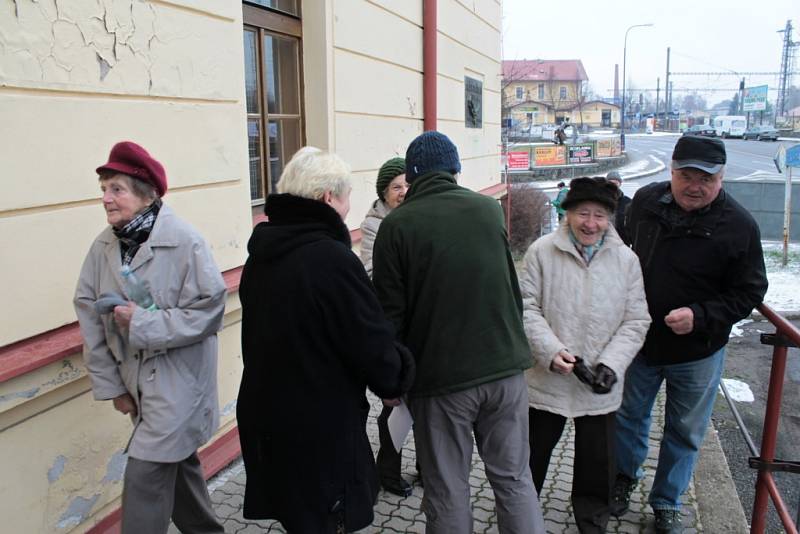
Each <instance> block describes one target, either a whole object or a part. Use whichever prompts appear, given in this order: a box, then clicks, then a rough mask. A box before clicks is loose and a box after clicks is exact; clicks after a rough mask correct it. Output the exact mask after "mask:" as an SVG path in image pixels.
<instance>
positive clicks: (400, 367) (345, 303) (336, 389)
mask: <svg viewBox="0 0 800 534" xmlns="http://www.w3.org/2000/svg"><path fill="white" fill-rule="evenodd" d="M264 211H265V213H266V214H267V216H268V218H269V222H263V223H261V224H259V225H257V226H256V227H255V229H254V230H253V235H252V236H251V238H250V242H249V243H248V251H249V252H250V256H249V258H248V260H247V262H246V264H245V266H244V271H243V273H242V280H241V286H240V288H239V298H240V299H241V302H242V356H243V359H244V371H243V374H242V383H241V386H240V389H239V398H238V405H237V418H238V424H239V435H240V440H241V445H242V455H243V457H244V464H245V470H246V473H247V483H246V489H245V497H244V517H246V518H248V519H267V518H273V519H278V520H279V521H280V522H281V523H282V524H283V526H284V527H285V528H286V529H287V530H288V531H289V532H292V533H293V534H295V533H309V534H311V533H313V534H318V533H326V532H334V531H335V527H336V523H337V522H338V521H340V520H343V521H344V525H345V528H346V530H347V531H352V530H357V529H360V528H363V527H365V526H367V525H369V524H370V523H371V522H372V518H373V512H372V507H373V505H374V502H375V498H376V496H377V492H378V482H377V475H376V472H375V462H374V459H373V455H372V450H371V448H370V445H369V441H368V439H367V434H366V420H367V414H368V412H369V405H368V404H367V399H366V396H365V388H366V386H369V387H370V389H372V390H373V391H374V392H375V393H376V394H377V395H378V396H380V397H383V398H394V397H398V396H400V395H401V394H402V393H403V392H405V391H406V390H408V388H409V387H410V386H411V382H412V381H413V374H414V372H413V369H414V365H413V358H412V357H411V355H410V353H408V352H407V350H406V349H405V348H404V347H402V346H400V345H397V344H396V342H395V341H394V339H395V333H394V329H393V327H392V325H391V323H389V322H388V321H387V320H386V319H385V318H384V316H383V313H382V310H381V306H380V304H379V303H378V300H377V298H376V297H375V294H374V290H373V288H372V285H371V283H370V281H369V278H368V277H367V274H366V272H365V271H364V267H363V266H362V264H361V262H360V261H359V259H358V258H357V257H356V255H355V254H353V252H352V251H351V250H350V234H349V232H348V231H347V227H346V226H345V225H344V223H343V222H342V220H341V218H340V217H339V215H338V214H337V213H336V211H334V210H333V209H332V208H331V207H330V206H328V205H326V204H324V203H322V202H318V201H314V200H308V199H304V198H300V197H296V196H292V195H285V194H284V195H270V196H269V197H268V199H267V203H266V206H265V210H264Z"/></svg>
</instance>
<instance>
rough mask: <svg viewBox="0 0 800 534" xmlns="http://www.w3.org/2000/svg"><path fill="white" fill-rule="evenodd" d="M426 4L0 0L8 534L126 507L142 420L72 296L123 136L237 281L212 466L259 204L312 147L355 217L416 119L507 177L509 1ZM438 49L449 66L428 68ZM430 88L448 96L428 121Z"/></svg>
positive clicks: (221, 460)
mask: <svg viewBox="0 0 800 534" xmlns="http://www.w3.org/2000/svg"><path fill="white" fill-rule="evenodd" d="M424 4H425V5H426V6H427V7H429V8H430V7H431V6H433V10H434V12H435V13H436V14H437V15H438V16H437V17H436V18H437V22H436V25H435V26H434V25H433V23H432V22H431V21H432V19H427V20H428V23H427V24H425V21H426V19H425V18H424V17H425V15H424V14H423V11H424V10H423V7H424V5H423V0H404V1H402V2H389V1H385V0H373V1H368V0H337V1H335V2H334V1H333V0H260V1H257V2H256V1H253V2H244V3H237V2H215V1H212V0H158V1H152V2H151V1H146V0H114V1H112V0H99V1H97V2H61V3H55V2H3V3H2V4H0V45H2V46H0V116H2V117H3V126H4V127H3V128H2V129H0V160H1V161H2V162H3V181H2V184H1V185H0V188H2V194H0V247H2V250H4V254H3V256H2V260H0V278H1V279H2V280H3V281H2V294H3V296H4V304H5V306H6V310H7V313H6V314H4V320H3V321H2V322H0V457H1V458H3V460H2V464H0V466H1V467H2V472H3V482H2V483H0V514H2V517H3V520H4V529H7V530H8V531H9V532H25V533H54V532H55V533H61V532H87V531H89V532H106V531H111V530H113V528H114V527H115V525H116V521H117V520H118V507H119V494H120V489H121V475H122V472H123V469H124V463H125V456H124V454H123V450H124V448H125V444H126V439H127V437H128V436H129V433H130V423H129V421H128V420H127V418H125V417H123V416H120V415H119V414H117V413H116V412H114V410H113V409H112V407H111V405H110V403H108V402H95V401H93V400H92V396H91V393H90V384H89V380H88V377H87V376H86V371H85V368H84V366H83V363H82V358H81V339H80V335H79V333H78V329H77V325H76V323H75V316H74V312H73V310H72V304H71V299H72V294H73V291H74V287H75V283H76V280H77V276H78V272H79V269H80V266H81V262H82V261H83V258H84V256H85V254H86V251H87V250H88V247H89V244H90V243H91V242H92V240H93V239H94V237H95V236H96V235H97V234H98V233H99V232H100V230H101V229H102V228H103V226H104V221H105V217H104V213H103V210H102V207H101V203H100V193H99V188H98V183H97V177H96V176H95V175H94V168H95V167H96V166H97V165H98V164H100V163H102V162H103V161H105V158H106V157H107V155H108V151H109V149H110V148H111V146H112V145H113V144H114V143H115V142H117V141H120V140H132V141H135V142H137V143H140V144H142V145H143V146H144V147H146V148H147V149H148V150H149V151H150V152H151V153H152V154H153V155H154V156H155V157H156V158H157V159H159V160H160V161H161V162H162V163H164V165H165V167H166V169H167V172H168V175H169V185H170V188H169V192H168V194H167V196H166V202H168V203H169V204H170V205H172V206H174V207H175V209H176V211H177V212H178V213H179V214H180V215H181V216H182V217H183V218H185V219H187V220H189V221H190V222H191V223H192V224H193V225H194V226H196V227H197V228H198V229H199V230H200V232H201V233H202V234H203V235H204V236H205V237H206V238H207V240H208V241H209V243H210V245H211V247H212V249H213V252H214V256H215V259H216V261H217V263H218V265H219V266H220V268H221V269H222V270H223V274H224V277H225V280H226V283H227V284H228V289H229V296H228V302H227V307H226V314H225V321H224V329H223V331H222V332H221V334H220V358H219V391H220V408H221V411H222V427H221V428H220V431H219V433H218V435H217V436H216V438H215V440H214V441H213V442H212V443H211V444H210V445H209V446H208V447H207V448H206V449H204V450H203V451H201V457H202V460H203V463H204V467H205V468H206V473H207V474H212V473H213V472H215V471H216V470H218V469H219V468H220V467H222V466H223V465H225V464H226V463H227V462H229V461H231V460H232V459H234V458H235V457H236V456H237V454H238V437H237V432H236V422H235V417H234V416H235V399H236V392H237V388H238V385H239V377H240V373H241V354H240V345H239V343H240V332H239V322H240V313H241V312H240V308H239V301H238V295H237V290H238V280H239V274H240V270H241V266H242V264H243V263H244V261H245V258H246V254H247V252H246V244H247V239H248V237H249V235H250V229H251V227H252V225H253V223H254V221H255V220H258V219H259V217H261V216H262V215H261V205H262V204H263V201H264V198H265V197H266V195H268V194H269V193H270V192H272V191H273V190H274V187H275V183H276V182H277V179H278V177H279V176H280V173H281V170H282V169H283V166H284V165H285V163H286V162H287V161H288V159H289V158H290V157H291V155H292V154H293V153H294V151H295V150H296V149H297V148H298V147H300V146H302V145H303V144H312V145H316V146H318V147H321V148H323V149H328V150H331V151H335V152H336V153H338V154H339V155H340V156H342V157H343V158H344V159H345V160H346V161H348V162H349V163H350V164H351V166H352V168H353V175H354V183H353V194H352V199H351V200H352V209H351V211H350V215H349V217H348V219H347V221H346V222H347V224H348V226H349V227H350V228H352V229H355V228H357V227H358V226H359V224H360V222H361V219H362V218H363V216H364V214H365V213H366V211H367V209H368V207H369V204H370V203H371V202H372V200H374V196H375V184H374V180H375V174H376V171H377V169H378V167H379V166H380V164H381V163H382V162H383V161H385V160H386V159H387V158H389V157H391V156H393V155H397V154H400V155H402V154H404V153H405V149H406V146H407V145H408V143H409V142H410V140H411V139H413V138H414V137H415V136H416V135H418V134H419V133H421V132H422V131H423V128H424V123H425V124H433V125H434V126H435V127H436V128H437V129H438V130H440V131H442V132H444V133H445V134H447V135H448V136H450V137H451V138H452V139H453V141H454V142H455V143H456V144H457V145H458V147H459V150H460V153H461V157H462V160H463V161H462V166H463V172H462V180H461V181H462V184H463V185H465V186H467V187H470V188H472V189H475V190H479V191H483V192H484V193H487V194H494V193H496V192H497V191H499V190H500V189H501V187H503V186H501V185H499V182H500V176H499V168H500V154H499V152H500V150H499V145H500V107H501V86H500V83H501V62H500V38H501V36H500V32H501V5H500V3H499V2H497V1H495V0H476V1H470V2H465V1H463V0H439V1H438V2H435V1H434V0H425V2H424ZM423 26H427V27H428V28H435V29H436V32H435V33H433V34H431V35H432V37H433V38H432V39H428V40H426V39H425V38H424V37H423V34H424V31H423ZM431 46H435V47H436V49H435V50H434V49H432V48H430V47H431ZM426 48H427V49H428V51H431V50H434V52H435V53H433V54H432V57H433V59H434V60H435V63H436V67H435V68H433V67H428V68H427V69H426V68H424V63H423V56H424V54H423V52H424V50H426ZM426 70H427V72H425V71H426ZM581 70H582V67H581ZM584 76H585V75H584ZM426 80H427V81H428V82H434V83H425V82H426ZM424 87H427V89H425V88H424ZM431 88H433V89H431ZM568 94H570V93H569V90H568ZM426 99H427V103H428V105H430V104H433V105H434V107H433V109H436V110H437V111H436V113H432V114H429V116H428V117H425V114H424V109H425V108H426ZM429 109H430V108H429ZM354 237H355V238H356V240H357V238H358V234H357V231H355V230H354Z"/></svg>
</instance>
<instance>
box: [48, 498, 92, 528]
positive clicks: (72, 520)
mask: <svg viewBox="0 0 800 534" xmlns="http://www.w3.org/2000/svg"><path fill="white" fill-rule="evenodd" d="M99 498H100V494H99V493H95V494H94V495H92V496H91V498H89V499H87V498H86V497H75V498H74V499H72V501H70V503H69V506H68V507H67V511H66V512H64V513H63V514H62V515H61V517H60V518H59V520H58V523H56V526H57V527H58V528H61V529H66V528H72V527H75V526H77V525H80V524H81V523H82V522H83V520H84V519H86V517H88V515H89V512H90V511H91V510H92V507H93V506H94V503H96V502H97V499H99Z"/></svg>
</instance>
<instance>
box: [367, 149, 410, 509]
mask: <svg viewBox="0 0 800 534" xmlns="http://www.w3.org/2000/svg"><path fill="white" fill-rule="evenodd" d="M375 191H376V192H377V194H378V198H377V199H376V200H375V202H373V203H372V207H371V208H370V210H369V212H367V216H366V217H365V218H364V222H362V223H361V262H362V263H363V264H364V268H365V269H366V270H367V274H368V275H369V276H370V278H372V246H373V244H374V243H375V236H377V235H378V227H379V226H380V225H381V222H383V219H384V217H386V216H387V215H388V214H389V212H391V211H392V210H393V209H395V208H396V207H397V206H399V205H400V204H401V203H402V202H403V200H405V198H406V192H407V191H408V183H406V160H405V159H403V158H399V157H397V158H392V159H390V160H388V161H387V162H386V163H384V164H383V165H381V168H380V169H379V170H378V178H377V180H376V181H375ZM393 407H394V406H393V404H392V403H391V402H389V401H383V410H382V411H381V414H380V415H379V416H378V436H379V439H380V445H381V446H380V449H379V450H378V458H377V460H376V464H377V467H378V477H379V478H380V482H381V486H382V487H383V489H385V490H386V491H388V492H390V493H394V494H395V495H400V496H401V497H408V496H409V495H411V491H412V488H411V484H409V483H408V482H406V481H405V480H404V479H403V477H402V476H401V474H400V463H401V453H400V452H398V451H397V450H395V448H394V444H393V443H392V437H391V435H390V434H389V415H391V413H392V409H393Z"/></svg>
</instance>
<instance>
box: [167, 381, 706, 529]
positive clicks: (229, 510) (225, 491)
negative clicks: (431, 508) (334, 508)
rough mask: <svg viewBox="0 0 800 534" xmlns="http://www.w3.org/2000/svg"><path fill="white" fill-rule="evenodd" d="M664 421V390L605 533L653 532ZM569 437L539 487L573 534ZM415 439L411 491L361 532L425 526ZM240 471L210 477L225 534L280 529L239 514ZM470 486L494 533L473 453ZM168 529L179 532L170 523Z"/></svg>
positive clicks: (387, 499) (483, 524)
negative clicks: (642, 455)
mask: <svg viewBox="0 0 800 534" xmlns="http://www.w3.org/2000/svg"><path fill="white" fill-rule="evenodd" d="M369 400H370V403H371V405H372V409H371V411H370V418H369V423H368V427H367V432H368V435H369V438H370V441H371V443H372V448H373V450H374V451H377V450H378V427H377V424H376V420H377V417H378V414H379V413H380V401H379V400H378V399H377V398H375V397H374V396H372V395H370V396H369ZM663 423H664V392H663V390H662V392H661V393H659V396H658V399H657V401H656V408H655V410H654V413H653V426H652V428H651V432H650V452H649V455H648V457H647V460H646V462H645V478H644V480H643V482H641V483H640V484H639V485H638V486H637V488H636V490H635V491H634V493H633V496H632V497H631V509H630V511H629V512H628V513H627V514H626V515H625V516H623V517H621V518H619V519H615V518H613V517H612V518H611V521H610V522H609V524H608V530H607V531H608V532H610V533H630V534H633V533H648V534H649V533H652V532H654V530H653V514H652V510H651V509H650V506H649V505H648V504H647V493H648V491H649V490H650V487H651V486H652V483H653V474H654V472H655V466H656V461H657V458H658V443H659V441H660V439H661V429H662V427H663ZM573 440H574V426H573V424H572V422H571V421H570V422H569V423H568V424H567V427H566V429H565V432H564V436H562V439H561V441H560V442H559V444H558V446H557V447H556V449H555V450H554V451H553V458H552V460H551V463H550V471H549V472H548V475H547V480H546V482H545V487H544V488H543V490H542V495H541V496H540V501H541V505H542V510H543V512H544V518H545V526H546V528H547V532H548V533H550V534H561V533H569V534H572V533H577V532H578V529H577V528H576V527H575V521H574V519H573V516H572V505H571V504H570V499H569V495H570V488H571V485H572V460H573V448H572V443H573ZM414 464H415V462H414V440H413V436H411V437H410V438H409V441H408V443H406V447H405V448H404V449H403V474H404V476H405V477H406V479H407V480H409V481H410V482H413V483H414V493H413V494H412V495H411V496H410V497H408V498H406V499H402V498H400V497H398V496H395V495H392V494H390V493H386V492H383V491H381V493H380V495H379V496H378V503H377V504H376V505H375V520H374V521H373V523H372V525H371V526H370V527H367V528H366V529H363V530H361V531H359V532H360V534H372V533H382V532H388V533H396V532H401V533H405V532H411V533H423V532H424V531H425V516H424V514H423V513H422V511H421V510H420V504H421V499H422V487H421V486H420V484H419V480H417V472H416V469H415V467H414ZM244 481H245V472H244V466H243V464H242V461H241V459H239V460H238V461H236V462H234V463H233V464H232V465H231V466H229V467H228V468H226V469H225V470H223V471H222V472H221V473H220V474H218V475H217V476H216V477H214V478H213V479H212V480H211V481H210V482H209V491H210V492H211V500H212V502H213V503H214V508H215V509H216V511H217V515H219V517H220V518H221V519H222V520H223V523H224V525H225V532H226V533H229V534H234V533H235V534H256V533H262V532H281V533H282V532H285V530H284V529H283V528H282V527H281V526H280V523H278V522H276V521H248V520H246V519H244V518H243V517H242V501H243V496H244ZM470 485H471V486H472V504H473V516H474V518H475V523H474V528H473V531H474V532H476V533H497V532H498V530H497V516H496V515H495V512H494V495H493V494H492V489H491V486H490V485H489V482H488V480H487V479H486V474H485V473H484V470H483V462H482V461H481V460H480V458H479V457H478V455H477V452H475V453H474V455H473V458H472V473H471V474H470ZM683 501H684V507H683V510H682V517H681V520H682V523H683V526H684V532H685V534H695V533H701V532H704V530H703V527H702V525H701V524H700V520H699V518H698V517H697V502H696V499H695V494H694V485H693V484H692V485H691V486H690V487H689V490H688V491H687V493H686V494H685V495H684V496H683ZM169 532H170V534H178V532H179V531H178V530H177V529H176V528H175V527H174V526H172V527H171V528H170V531H169Z"/></svg>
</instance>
